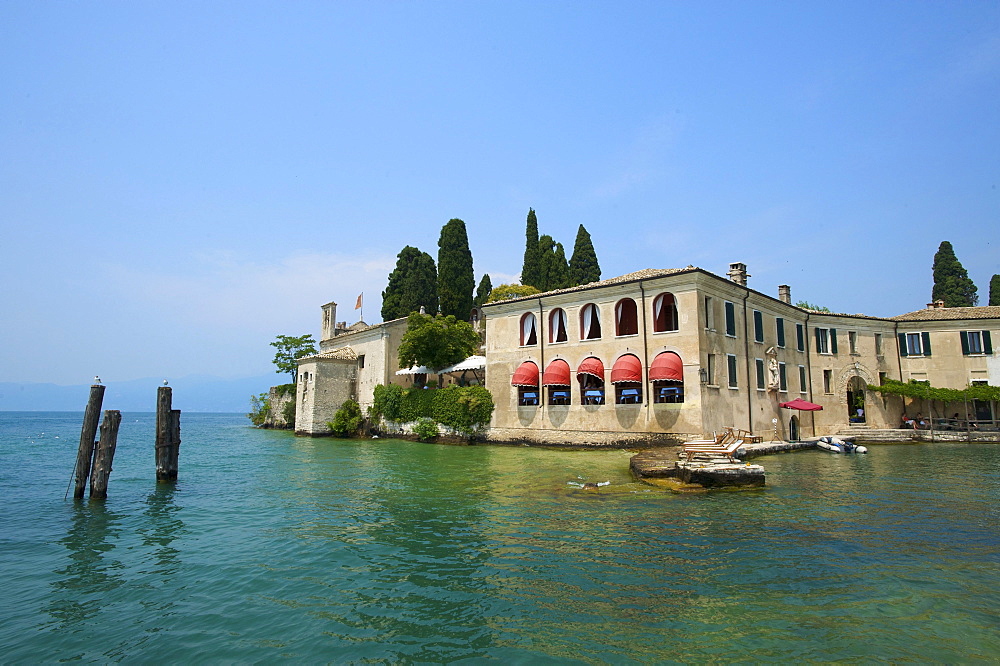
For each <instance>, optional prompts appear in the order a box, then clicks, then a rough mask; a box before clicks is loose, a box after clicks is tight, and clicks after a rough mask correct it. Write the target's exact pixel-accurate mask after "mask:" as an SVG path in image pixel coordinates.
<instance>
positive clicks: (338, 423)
mask: <svg viewBox="0 0 1000 666" xmlns="http://www.w3.org/2000/svg"><path fill="white" fill-rule="evenodd" d="M364 421H365V420H364V417H363V416H362V415H361V406H360V405H359V404H358V403H356V402H355V401H353V400H345V401H344V404H342V405H341V406H340V409H338V410H337V413H336V414H334V415H333V420H332V421H329V422H327V424H326V426H327V427H328V428H329V429H330V431H331V432H333V434H334V435H336V436H337V437H353V436H354V435H357V434H358V433H359V432H361V426H362V424H364Z"/></svg>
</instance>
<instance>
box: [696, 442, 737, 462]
mask: <svg viewBox="0 0 1000 666" xmlns="http://www.w3.org/2000/svg"><path fill="white" fill-rule="evenodd" d="M741 446H743V440H742V439H737V440H736V441H734V442H730V443H729V444H726V445H725V446H712V445H706V446H685V447H684V453H685V454H686V455H687V461H688V462H691V459H692V458H694V456H696V455H710V456H725V457H726V458H729V460H731V461H732V462H736V452H737V451H738V450H739V448H740V447H741Z"/></svg>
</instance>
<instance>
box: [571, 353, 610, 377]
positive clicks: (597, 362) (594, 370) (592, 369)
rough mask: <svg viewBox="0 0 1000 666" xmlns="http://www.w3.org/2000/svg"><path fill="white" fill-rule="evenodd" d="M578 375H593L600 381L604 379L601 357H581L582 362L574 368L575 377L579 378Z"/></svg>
mask: <svg viewBox="0 0 1000 666" xmlns="http://www.w3.org/2000/svg"><path fill="white" fill-rule="evenodd" d="M580 375H593V376H594V377H597V378H598V379H600V380H601V381H602V382H603V381H604V364H603V363H601V359H599V358H595V357H593V356H588V357H587V358H585V359H583V363H581V364H580V367H579V368H577V369H576V377H577V379H579V378H580Z"/></svg>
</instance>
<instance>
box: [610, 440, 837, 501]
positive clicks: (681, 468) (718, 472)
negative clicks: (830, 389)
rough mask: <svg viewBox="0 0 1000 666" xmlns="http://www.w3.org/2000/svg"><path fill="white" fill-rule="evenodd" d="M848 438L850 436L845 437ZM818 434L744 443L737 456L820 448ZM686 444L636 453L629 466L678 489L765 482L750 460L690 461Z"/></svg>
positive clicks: (638, 474)
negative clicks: (686, 454) (801, 438)
mask: <svg viewBox="0 0 1000 666" xmlns="http://www.w3.org/2000/svg"><path fill="white" fill-rule="evenodd" d="M844 439H847V438H844ZM817 441H819V438H818V437H811V438H809V439H804V440H801V441H798V442H783V441H772V442H757V443H754V444H744V445H743V446H742V447H740V449H739V450H738V451H737V452H736V457H738V458H740V459H742V460H744V461H747V460H749V459H750V458H755V457H757V456H763V455H769V454H773V453H784V452H787V451H798V450H802V449H814V448H816V442H817ZM683 451H684V447H683V446H669V447H662V448H656V449H647V450H645V451H642V452H640V453H637V454H636V455H634V456H632V458H631V460H630V461H629V468H630V469H631V470H632V473H633V474H634V475H635V476H636V477H637V478H639V479H640V480H644V481H645V480H670V481H672V482H673V485H675V486H676V487H677V488H678V489H698V488H706V489H707V488H740V487H743V488H759V487H761V486H763V485H764V482H765V473H764V467H763V466H761V465H754V464H751V463H750V462H741V463H734V462H733V461H731V460H730V459H729V458H726V457H722V456H720V457H712V456H704V455H703V456H695V458H694V460H692V461H691V462H687V460H686V459H685V456H684V453H683Z"/></svg>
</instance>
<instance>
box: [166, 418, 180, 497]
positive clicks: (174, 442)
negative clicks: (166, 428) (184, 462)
mask: <svg viewBox="0 0 1000 666" xmlns="http://www.w3.org/2000/svg"><path fill="white" fill-rule="evenodd" d="M180 451H181V410H179V409H171V410H170V455H169V456H168V457H167V478H169V479H170V480H171V481H176V480H177V457H178V455H179V454H180Z"/></svg>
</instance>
